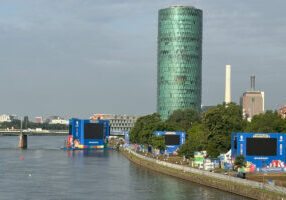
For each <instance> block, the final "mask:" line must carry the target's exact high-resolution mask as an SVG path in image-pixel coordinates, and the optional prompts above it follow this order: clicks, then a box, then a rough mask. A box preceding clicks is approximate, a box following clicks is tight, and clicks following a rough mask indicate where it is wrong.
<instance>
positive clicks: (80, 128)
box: [68, 119, 109, 149]
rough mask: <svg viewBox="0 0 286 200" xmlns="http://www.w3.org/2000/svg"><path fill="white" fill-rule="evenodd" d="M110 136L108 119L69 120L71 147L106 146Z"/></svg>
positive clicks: (69, 144) (69, 142) (69, 145)
mask: <svg viewBox="0 0 286 200" xmlns="http://www.w3.org/2000/svg"><path fill="white" fill-rule="evenodd" d="M108 136H109V121H108V120H97V121H92V120H84V119H70V120H69V139H68V147H70V148H74V149H86V148H104V147H105V145H106V144H107V142H108Z"/></svg>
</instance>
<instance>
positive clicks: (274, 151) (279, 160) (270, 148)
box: [231, 133, 286, 172]
mask: <svg viewBox="0 0 286 200" xmlns="http://www.w3.org/2000/svg"><path fill="white" fill-rule="evenodd" d="M285 139H286V134H285V133H232V135H231V158H232V160H233V161H234V160H235V157H236V156H237V155H240V154H242V155H244V157H245V159H246V161H247V166H246V168H245V169H244V171H245V172H259V171H271V170H272V171H274V170H278V171H279V170H284V167H285V164H284V163H285Z"/></svg>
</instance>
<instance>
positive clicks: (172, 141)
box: [165, 135, 180, 145]
mask: <svg viewBox="0 0 286 200" xmlns="http://www.w3.org/2000/svg"><path fill="white" fill-rule="evenodd" d="M165 143H166V145H180V136H179V135H165Z"/></svg>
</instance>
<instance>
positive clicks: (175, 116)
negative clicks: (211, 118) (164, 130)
mask: <svg viewBox="0 0 286 200" xmlns="http://www.w3.org/2000/svg"><path fill="white" fill-rule="evenodd" d="M200 121H201V118H200V115H199V113H198V112H197V111H195V110H193V109H191V108H186V109H184V110H180V109H178V110H175V111H174V112H173V113H172V114H171V115H170V116H169V118H168V119H167V120H166V122H167V123H169V124H173V125H174V126H175V127H178V128H179V129H181V131H187V130H188V129H189V128H190V127H191V125H192V124H193V123H195V122H200Z"/></svg>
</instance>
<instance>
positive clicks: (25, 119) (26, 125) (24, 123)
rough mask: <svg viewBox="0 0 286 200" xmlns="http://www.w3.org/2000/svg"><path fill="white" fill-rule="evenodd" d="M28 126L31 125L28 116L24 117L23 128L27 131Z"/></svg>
mask: <svg viewBox="0 0 286 200" xmlns="http://www.w3.org/2000/svg"><path fill="white" fill-rule="evenodd" d="M28 124H29V117H28V116H24V120H23V128H25V129H27V128H28Z"/></svg>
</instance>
